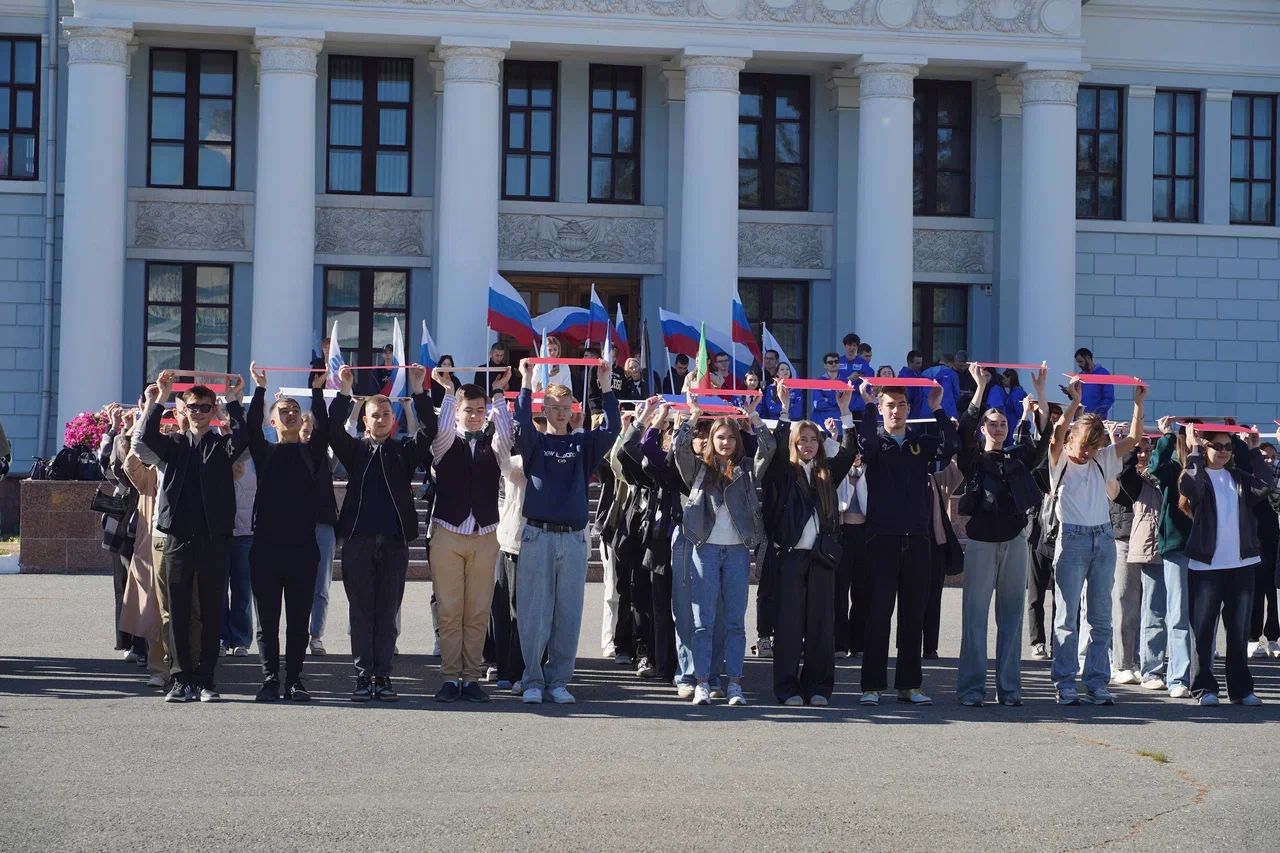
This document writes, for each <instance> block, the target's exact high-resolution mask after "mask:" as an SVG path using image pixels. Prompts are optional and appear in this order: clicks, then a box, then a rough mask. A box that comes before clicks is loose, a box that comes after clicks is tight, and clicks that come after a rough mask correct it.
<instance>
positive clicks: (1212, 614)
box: [1187, 566, 1254, 699]
mask: <svg viewBox="0 0 1280 853" xmlns="http://www.w3.org/2000/svg"><path fill="white" fill-rule="evenodd" d="M1253 577H1254V567H1253V566H1244V567H1242V568H1239V569H1216V570H1211V571H1194V570H1193V571H1189V572H1187V587H1188V589H1189V590H1190V596H1191V693H1192V695H1194V696H1196V697H1197V698H1198V697H1199V696H1200V695H1201V694H1203V693H1215V694H1216V693H1218V679H1217V678H1216V677H1215V676H1214V674H1213V639H1214V635H1215V634H1216V633H1217V630H1218V614H1222V627H1223V631H1224V633H1225V634H1226V638H1227V647H1226V649H1225V651H1226V658H1227V666H1226V670H1227V695H1228V696H1229V697H1231V698H1232V699H1243V698H1244V697H1245V696H1248V695H1249V694H1250V693H1252V692H1253V675H1251V674H1250V672H1249V658H1248V654H1249V650H1248V644H1249V636H1248V635H1249V614H1250V612H1251V611H1252V609H1253V585H1254V579H1253Z"/></svg>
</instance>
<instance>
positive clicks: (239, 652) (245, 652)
mask: <svg viewBox="0 0 1280 853" xmlns="http://www.w3.org/2000/svg"><path fill="white" fill-rule="evenodd" d="M231 655H232V657H238V658H243V657H248V656H249V647H248V646H236V647H235V648H234V649H232V650H231Z"/></svg>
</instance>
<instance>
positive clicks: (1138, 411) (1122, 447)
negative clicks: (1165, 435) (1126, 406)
mask: <svg viewBox="0 0 1280 853" xmlns="http://www.w3.org/2000/svg"><path fill="white" fill-rule="evenodd" d="M1146 399H1147V386H1146V385H1138V386H1136V387H1135V388H1134V389H1133V420H1131V421H1130V422H1129V435H1128V436H1127V437H1125V438H1122V439H1120V440H1119V441H1117V442H1116V455H1117V456H1120V457H1123V456H1124V455H1125V454H1127V453H1128V452H1129V451H1130V450H1133V448H1135V447H1137V446H1138V442H1139V441H1141V440H1142V409H1143V401H1144V400H1146Z"/></svg>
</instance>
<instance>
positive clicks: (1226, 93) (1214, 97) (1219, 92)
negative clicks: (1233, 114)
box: [1204, 89, 1235, 104]
mask: <svg viewBox="0 0 1280 853" xmlns="http://www.w3.org/2000/svg"><path fill="white" fill-rule="evenodd" d="M1234 94H1235V90H1233V89H1205V90H1204V99H1205V101H1206V102H1208V103H1212V102H1214V101H1225V102H1226V103H1228V104H1229V103H1231V96H1232V95H1234Z"/></svg>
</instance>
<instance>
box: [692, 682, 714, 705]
mask: <svg viewBox="0 0 1280 853" xmlns="http://www.w3.org/2000/svg"><path fill="white" fill-rule="evenodd" d="M693 704H695V705H710V704H711V690H710V689H708V687H707V685H705V684H699V685H698V686H697V687H695V688H693Z"/></svg>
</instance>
